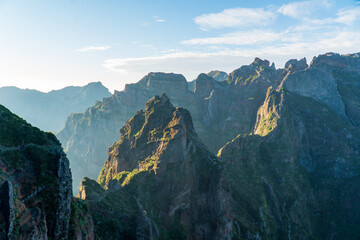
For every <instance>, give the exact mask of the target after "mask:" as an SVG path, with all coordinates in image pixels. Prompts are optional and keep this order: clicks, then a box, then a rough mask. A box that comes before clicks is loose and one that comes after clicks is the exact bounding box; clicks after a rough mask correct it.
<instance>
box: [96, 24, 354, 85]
mask: <svg viewBox="0 0 360 240" xmlns="http://www.w3.org/2000/svg"><path fill="white" fill-rule="evenodd" d="M359 45H360V31H359V32H352V31H337V32H330V33H328V34H318V35H316V37H314V38H313V39H306V38H301V39H300V40H299V41H294V42H279V43H277V44H274V45H271V46H268V45H267V46H264V45H259V46H258V47H256V48H236V49H224V50H219V51H218V52H176V53H168V54H163V55H160V56H150V57H141V58H118V59H109V60H106V61H105V62H104V64H103V66H104V67H105V68H107V69H108V70H110V71H113V72H118V73H120V74H128V73H134V74H135V75H137V76H138V75H141V74H146V73H147V72H152V71H162V72H180V73H183V74H185V75H187V76H190V80H191V78H192V77H194V76H196V75H197V74H199V73H201V72H206V71H209V70H212V69H215V68H216V69H222V70H225V71H231V70H234V69H235V68H237V67H239V66H241V65H243V64H249V63H251V61H252V60H253V59H254V58H255V57H261V58H266V59H268V60H270V61H274V62H275V64H276V65H277V66H283V64H284V63H285V62H286V61H287V60H288V59H290V58H302V57H307V58H308V59H311V57H312V56H315V55H318V54H322V53H325V52H330V51H332V52H339V53H343V54H345V53H351V52H354V49H358V46H359Z"/></svg>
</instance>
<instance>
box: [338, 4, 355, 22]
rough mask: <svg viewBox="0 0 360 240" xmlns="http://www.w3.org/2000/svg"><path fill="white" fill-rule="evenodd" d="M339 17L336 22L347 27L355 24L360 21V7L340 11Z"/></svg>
mask: <svg viewBox="0 0 360 240" xmlns="http://www.w3.org/2000/svg"><path fill="white" fill-rule="evenodd" d="M337 15H338V17H337V18H336V19H335V22H339V23H343V24H347V25H350V24H353V23H354V22H355V21H358V20H359V19H360V7H356V8H350V9H349V8H346V9H340V11H339V12H338V14H337Z"/></svg>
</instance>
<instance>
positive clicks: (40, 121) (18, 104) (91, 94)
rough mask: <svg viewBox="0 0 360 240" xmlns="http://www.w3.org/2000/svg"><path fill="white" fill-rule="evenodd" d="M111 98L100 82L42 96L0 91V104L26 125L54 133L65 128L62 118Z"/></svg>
mask: <svg viewBox="0 0 360 240" xmlns="http://www.w3.org/2000/svg"><path fill="white" fill-rule="evenodd" d="M110 95H111V94H110V92H109V90H108V89H107V88H105V87H104V86H103V85H102V84H101V83H100V82H93V83H89V84H87V85H85V86H83V87H66V88H63V89H60V90H53V91H51V92H48V93H43V92H40V91H37V90H29V89H20V88H17V87H2V88H0V104H2V105H4V106H6V107H7V108H8V109H9V110H11V111H12V112H13V113H15V114H17V115H19V116H21V117H22V118H24V119H25V120H26V121H28V122H29V123H31V124H33V125H34V126H37V127H39V128H41V129H43V130H46V131H51V132H53V133H57V132H58V131H60V130H61V129H63V128H64V126H65V121H66V118H67V117H68V116H69V115H70V114H71V113H74V112H83V111H85V110H86V109H87V108H89V107H91V106H93V105H94V104H95V102H96V101H98V100H102V99H103V98H105V97H109V96H110Z"/></svg>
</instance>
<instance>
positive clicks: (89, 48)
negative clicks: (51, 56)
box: [76, 46, 111, 52]
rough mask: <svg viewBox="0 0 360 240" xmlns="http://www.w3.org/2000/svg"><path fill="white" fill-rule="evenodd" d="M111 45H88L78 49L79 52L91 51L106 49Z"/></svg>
mask: <svg viewBox="0 0 360 240" xmlns="http://www.w3.org/2000/svg"><path fill="white" fill-rule="evenodd" d="M110 48H111V46H88V47H83V48H80V49H77V50H76V51H77V52H90V51H105V50H108V49H110Z"/></svg>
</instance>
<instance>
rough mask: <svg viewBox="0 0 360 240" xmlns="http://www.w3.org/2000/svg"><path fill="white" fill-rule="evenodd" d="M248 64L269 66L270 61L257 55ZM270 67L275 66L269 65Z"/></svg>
mask: <svg viewBox="0 0 360 240" xmlns="http://www.w3.org/2000/svg"><path fill="white" fill-rule="evenodd" d="M250 66H254V67H266V68H268V67H270V62H269V61H268V60H266V59H265V60H262V59H260V58H258V57H256V58H255V59H254V61H253V62H252V63H251V64H250ZM271 67H273V68H275V65H271Z"/></svg>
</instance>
